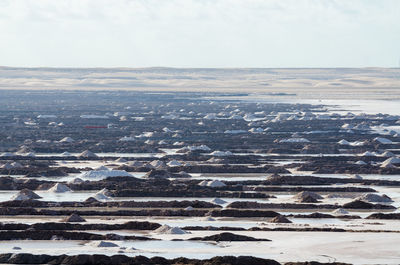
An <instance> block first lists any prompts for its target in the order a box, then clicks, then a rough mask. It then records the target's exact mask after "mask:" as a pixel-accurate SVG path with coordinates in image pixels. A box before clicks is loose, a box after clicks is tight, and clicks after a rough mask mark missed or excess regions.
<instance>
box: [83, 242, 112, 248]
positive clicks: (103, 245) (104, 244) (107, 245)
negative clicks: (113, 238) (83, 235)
mask: <svg viewBox="0 0 400 265" xmlns="http://www.w3.org/2000/svg"><path fill="white" fill-rule="evenodd" d="M89 245H91V246H94V247H98V248H113V247H119V246H118V245H117V244H115V243H113V242H108V241H97V242H92V243H89Z"/></svg>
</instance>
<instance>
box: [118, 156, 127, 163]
mask: <svg viewBox="0 0 400 265" xmlns="http://www.w3.org/2000/svg"><path fill="white" fill-rule="evenodd" d="M115 162H120V163H125V162H128V160H126V159H125V158H123V157H120V158H118V159H117V160H115Z"/></svg>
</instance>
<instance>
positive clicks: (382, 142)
mask: <svg viewBox="0 0 400 265" xmlns="http://www.w3.org/2000/svg"><path fill="white" fill-rule="evenodd" d="M374 141H375V142H378V143H380V144H393V142H392V141H391V140H389V139H387V138H383V137H376V138H375V139H374Z"/></svg>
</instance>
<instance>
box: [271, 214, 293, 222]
mask: <svg viewBox="0 0 400 265" xmlns="http://www.w3.org/2000/svg"><path fill="white" fill-rule="evenodd" d="M270 222H271V223H286V224H290V223H292V221H290V220H289V219H287V218H286V217H285V216H283V215H278V216H275V217H274V218H272V219H271V220H270Z"/></svg>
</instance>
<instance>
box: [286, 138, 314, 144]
mask: <svg viewBox="0 0 400 265" xmlns="http://www.w3.org/2000/svg"><path fill="white" fill-rule="evenodd" d="M279 142H280V143H309V142H310V140H308V139H306V138H288V139H283V140H280V141H279Z"/></svg>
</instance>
